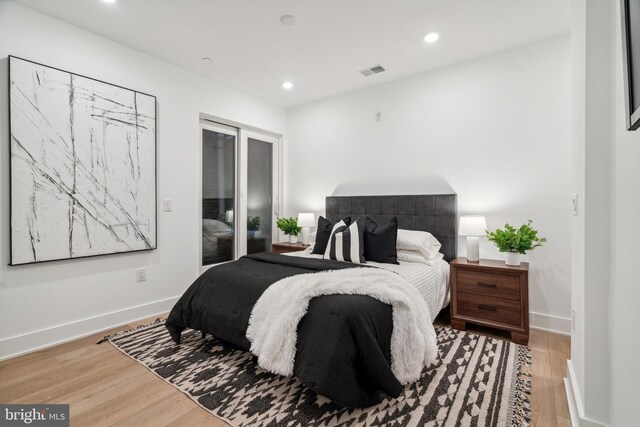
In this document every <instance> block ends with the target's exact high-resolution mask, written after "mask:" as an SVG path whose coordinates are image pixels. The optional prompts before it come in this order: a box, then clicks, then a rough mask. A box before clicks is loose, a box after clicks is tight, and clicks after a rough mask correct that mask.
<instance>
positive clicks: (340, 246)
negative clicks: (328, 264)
mask: <svg viewBox="0 0 640 427" xmlns="http://www.w3.org/2000/svg"><path fill="white" fill-rule="evenodd" d="M324 259H332V260H336V261H347V262H353V263H355V264H364V263H365V259H364V233H363V228H362V222H361V220H360V219H358V220H356V221H354V222H352V223H351V225H349V226H347V225H346V224H345V223H344V221H340V222H338V223H337V224H336V225H334V226H333V230H331V238H330V239H329V244H328V245H327V249H326V250H325V252H324Z"/></svg>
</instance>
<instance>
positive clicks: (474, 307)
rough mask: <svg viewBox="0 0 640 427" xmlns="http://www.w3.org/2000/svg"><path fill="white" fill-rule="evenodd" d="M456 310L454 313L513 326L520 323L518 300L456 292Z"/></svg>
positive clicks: (520, 314) (520, 315) (520, 312)
mask: <svg viewBox="0 0 640 427" xmlns="http://www.w3.org/2000/svg"><path fill="white" fill-rule="evenodd" d="M456 311H457V313H455V314H456V315H460V316H465V317H468V318H474V319H479V320H491V321H494V322H500V323H507V324H510V325H515V326H519V325H520V322H521V318H522V311H521V307H520V302H519V301H514V300H510V299H504V298H496V297H492V296H485V295H478V294H470V293H466V292H459V293H458V305H457V310H456Z"/></svg>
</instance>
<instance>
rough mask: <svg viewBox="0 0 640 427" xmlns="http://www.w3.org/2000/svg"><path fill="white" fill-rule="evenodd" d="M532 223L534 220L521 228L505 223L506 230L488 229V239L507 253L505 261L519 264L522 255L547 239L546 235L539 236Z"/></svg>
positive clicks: (512, 264) (510, 263) (509, 263)
mask: <svg viewBox="0 0 640 427" xmlns="http://www.w3.org/2000/svg"><path fill="white" fill-rule="evenodd" d="M531 224H533V221H531V220H529V221H528V222H527V223H526V224H522V225H521V226H520V228H514V227H512V226H510V225H509V224H505V225H504V230H501V229H497V230H496V231H493V232H491V233H490V232H489V230H487V240H489V241H490V242H493V243H494V244H495V245H496V246H497V247H498V249H499V250H500V252H505V253H506V254H505V262H506V264H507V265H511V266H514V267H517V266H519V265H520V255H524V254H525V253H527V251H530V250H533V249H534V248H537V247H538V246H542V245H543V243H545V242H546V241H547V239H545V238H544V237H538V231H537V230H535V229H534V228H533V227H532V226H531Z"/></svg>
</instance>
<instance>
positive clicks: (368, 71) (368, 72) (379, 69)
mask: <svg viewBox="0 0 640 427" xmlns="http://www.w3.org/2000/svg"><path fill="white" fill-rule="evenodd" d="M383 71H387V70H385V69H384V67H383V66H382V65H380V64H378V65H374V66H373V67H368V68H365V69H364V70H360V73H362V75H363V76H367V77H368V76H372V75H374V74H378V73H382V72H383Z"/></svg>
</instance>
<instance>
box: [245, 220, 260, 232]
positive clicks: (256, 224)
mask: <svg viewBox="0 0 640 427" xmlns="http://www.w3.org/2000/svg"><path fill="white" fill-rule="evenodd" d="M259 229H260V217H259V216H250V217H249V218H248V219H247V235H248V236H249V237H254V236H255V235H256V231H258V230H259Z"/></svg>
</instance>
